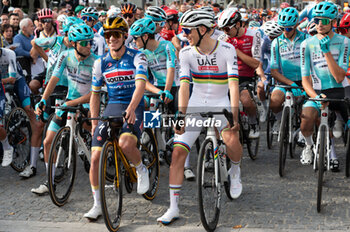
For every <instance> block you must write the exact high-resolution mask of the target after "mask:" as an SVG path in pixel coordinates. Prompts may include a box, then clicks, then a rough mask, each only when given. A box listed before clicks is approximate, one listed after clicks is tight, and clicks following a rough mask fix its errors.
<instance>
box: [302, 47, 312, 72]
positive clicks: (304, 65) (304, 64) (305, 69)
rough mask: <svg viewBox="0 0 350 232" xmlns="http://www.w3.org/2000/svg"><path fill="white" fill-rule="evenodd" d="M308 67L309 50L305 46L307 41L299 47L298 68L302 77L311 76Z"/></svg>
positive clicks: (309, 65)
mask: <svg viewBox="0 0 350 232" xmlns="http://www.w3.org/2000/svg"><path fill="white" fill-rule="evenodd" d="M310 67H311V60H310V49H309V47H308V46H307V40H304V41H303V42H302V43H301V45H300V68H301V76H302V77H308V76H310V75H311V73H310Z"/></svg>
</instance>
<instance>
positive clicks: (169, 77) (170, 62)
mask: <svg viewBox="0 0 350 232" xmlns="http://www.w3.org/2000/svg"><path fill="white" fill-rule="evenodd" d="M174 37H176V36H174ZM165 52H166V59H167V61H166V66H167V73H166V81H165V88H164V90H169V91H170V90H171V87H172V86H173V83H174V77H175V62H176V59H177V58H176V54H175V52H176V48H175V47H174V45H173V44H172V43H169V44H168V46H166V51H165Z"/></svg>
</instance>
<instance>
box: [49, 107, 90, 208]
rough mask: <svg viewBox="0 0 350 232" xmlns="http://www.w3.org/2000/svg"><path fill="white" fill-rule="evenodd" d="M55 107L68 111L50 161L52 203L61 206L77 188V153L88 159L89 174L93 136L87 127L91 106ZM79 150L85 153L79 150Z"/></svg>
mask: <svg viewBox="0 0 350 232" xmlns="http://www.w3.org/2000/svg"><path fill="white" fill-rule="evenodd" d="M54 108H56V109H61V110H63V111H66V112H67V122H66V125H65V126H64V127H62V128H61V129H59V130H58V132H57V133H56V135H55V137H54V139H53V141H52V144H51V148H50V155H49V162H48V166H49V169H48V188H49V195H50V198H51V200H52V202H53V203H54V204H55V205H57V206H59V207H60V206H63V205H64V204H65V203H66V202H67V200H68V198H69V196H70V194H71V192H72V189H73V184H74V180H75V174H76V168H77V167H76V163H77V161H76V157H77V153H78V155H79V156H80V158H81V159H82V161H83V162H84V168H85V171H86V172H87V173H89V170H90V163H91V152H90V149H91V141H92V139H91V135H90V133H89V132H88V131H86V130H84V129H83V123H84V121H86V120H87V119H84V117H86V116H87V114H88V109H85V108H84V107H83V106H82V105H78V106H59V107H54ZM79 149H80V151H81V152H78V151H79ZM53 166H54V167H55V175H54V179H53V172H54V169H53Z"/></svg>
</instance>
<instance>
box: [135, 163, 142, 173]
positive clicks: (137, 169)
mask: <svg viewBox="0 0 350 232" xmlns="http://www.w3.org/2000/svg"><path fill="white" fill-rule="evenodd" d="M143 167H144V165H143V163H142V160H140V162H139V163H138V164H137V165H135V168H136V171H138V172H140V171H143Z"/></svg>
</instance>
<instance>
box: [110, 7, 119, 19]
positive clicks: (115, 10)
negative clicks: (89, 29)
mask: <svg viewBox="0 0 350 232" xmlns="http://www.w3.org/2000/svg"><path fill="white" fill-rule="evenodd" d="M121 14H122V11H121V10H120V8H119V7H115V8H111V9H109V10H108V11H107V17H108V18H115V17H117V16H121Z"/></svg>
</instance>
